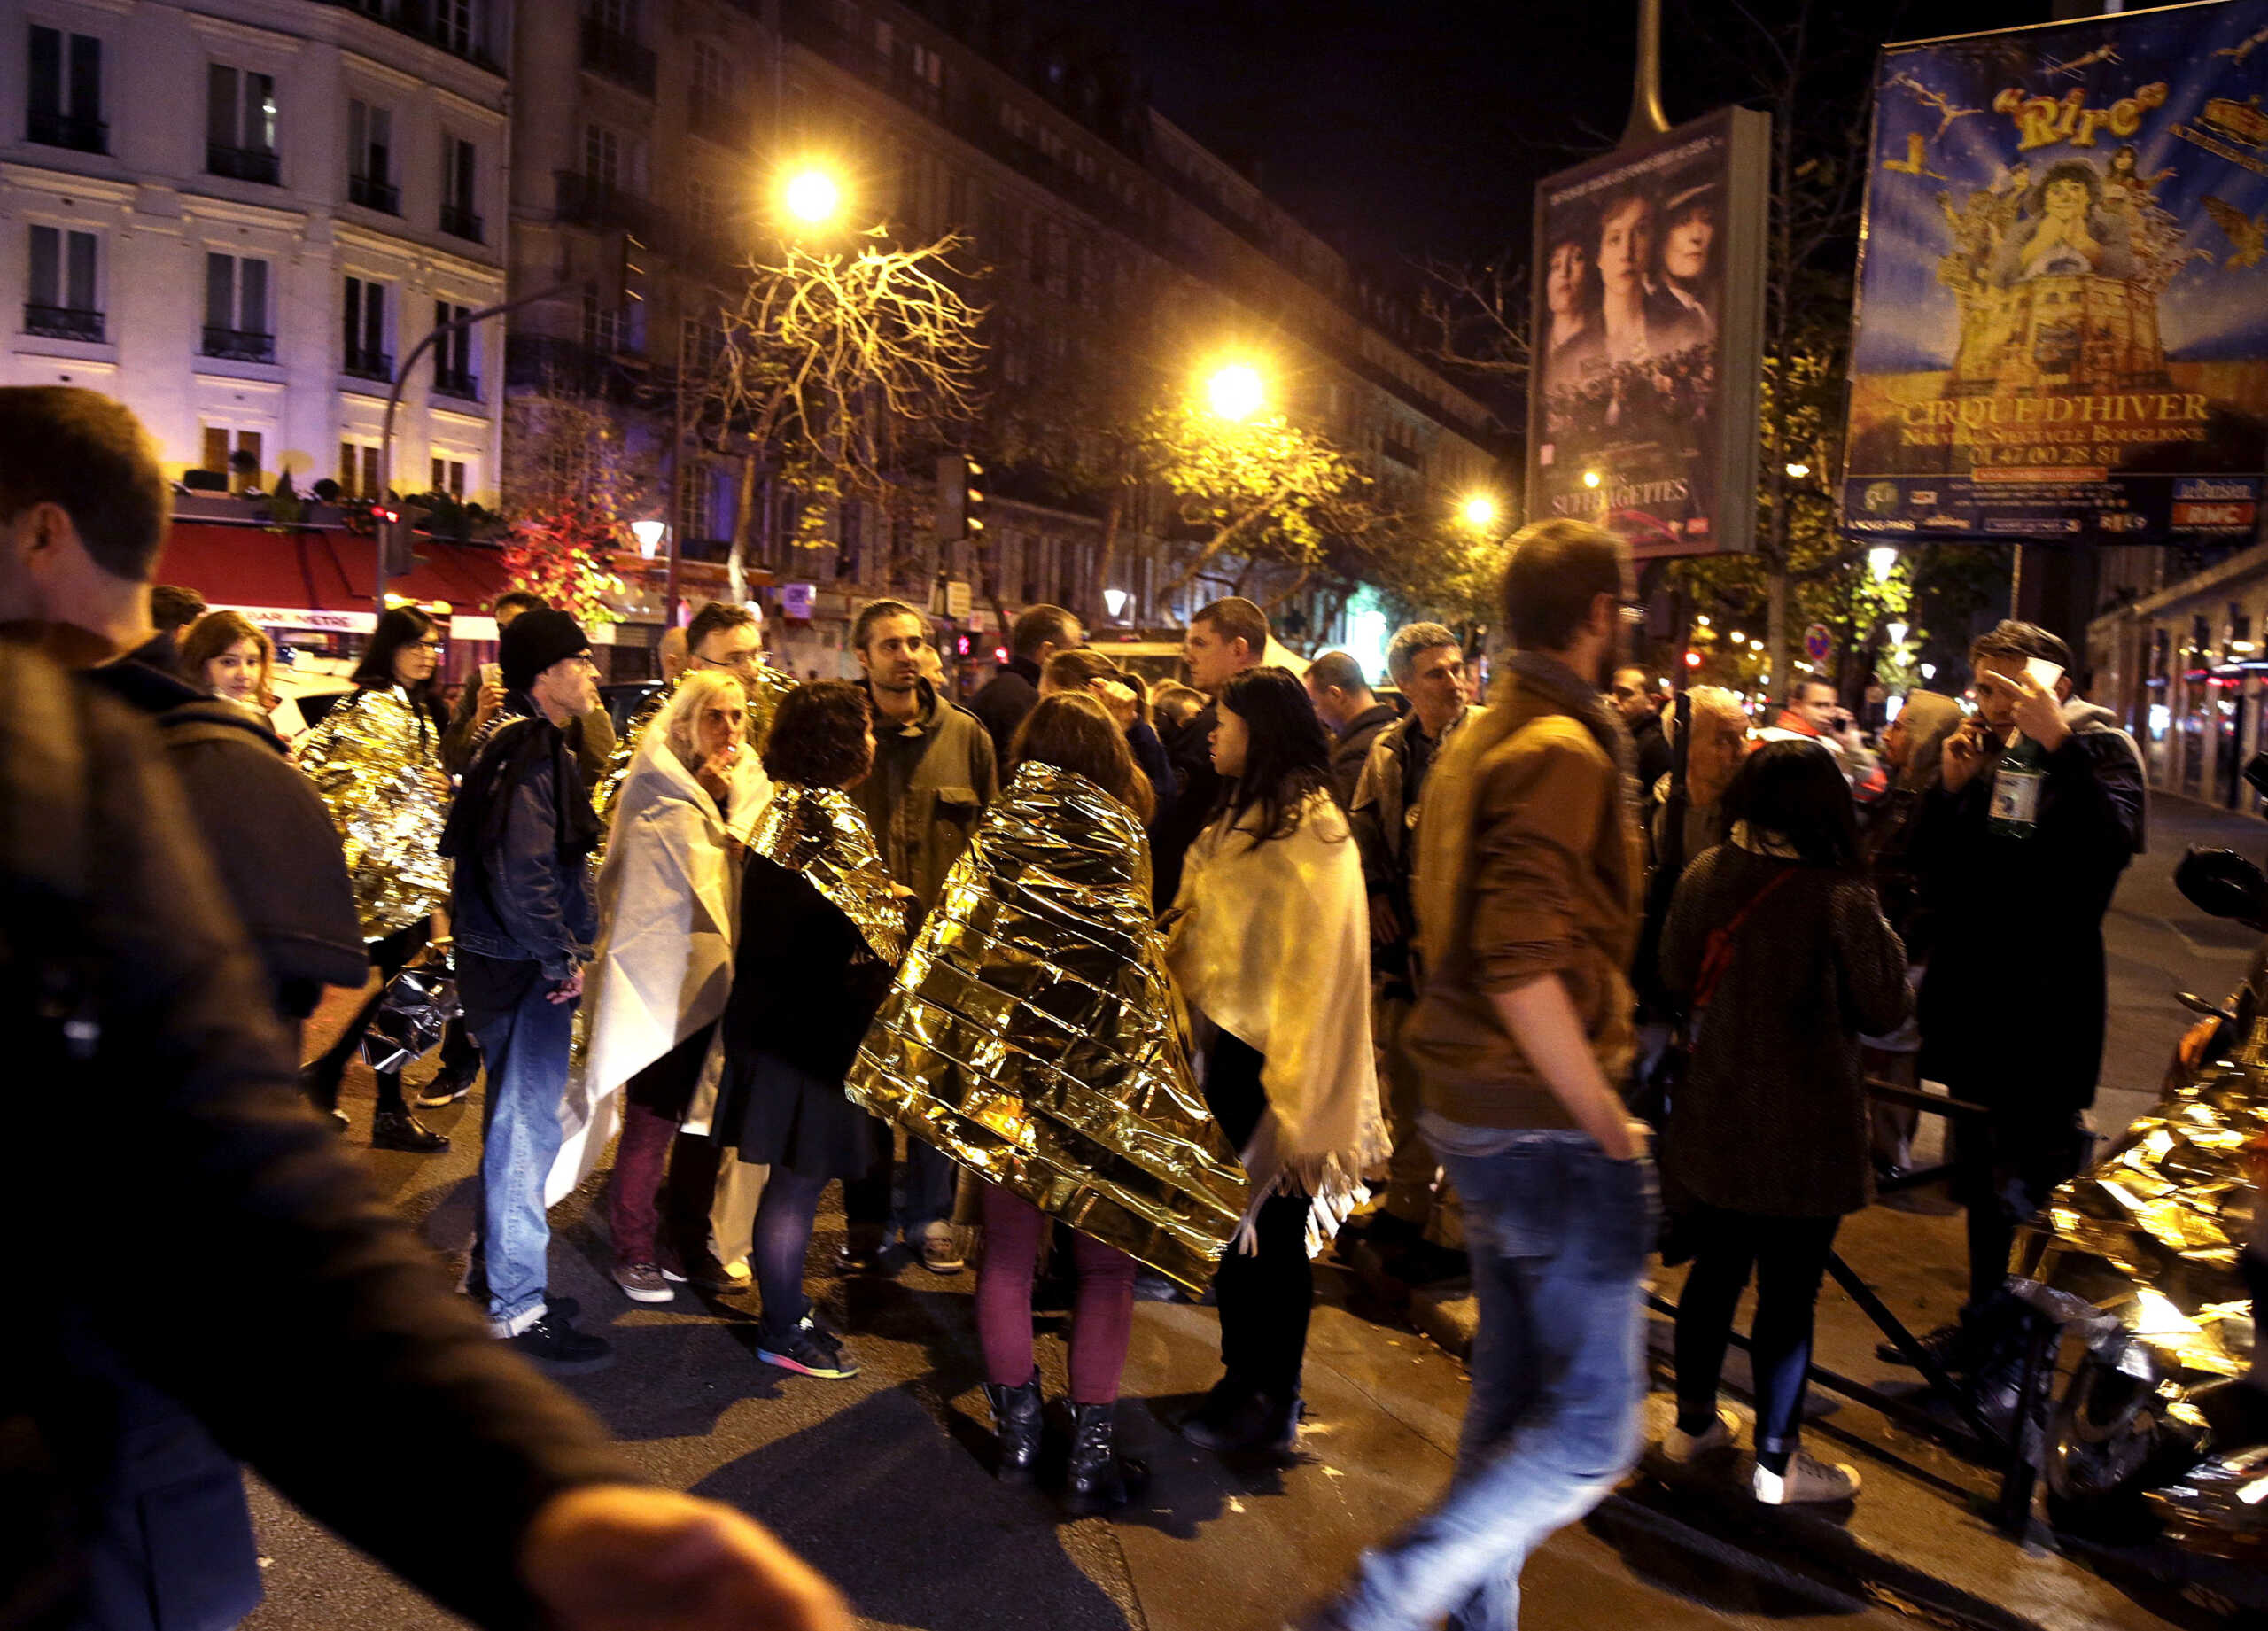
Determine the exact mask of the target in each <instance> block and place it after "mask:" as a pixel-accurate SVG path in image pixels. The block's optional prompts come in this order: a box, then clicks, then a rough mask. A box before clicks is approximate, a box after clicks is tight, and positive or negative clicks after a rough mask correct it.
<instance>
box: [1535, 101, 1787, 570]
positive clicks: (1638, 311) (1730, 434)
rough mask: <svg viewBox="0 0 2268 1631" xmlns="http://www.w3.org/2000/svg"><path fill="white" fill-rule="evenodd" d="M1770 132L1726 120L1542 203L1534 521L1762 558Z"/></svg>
mask: <svg viewBox="0 0 2268 1631" xmlns="http://www.w3.org/2000/svg"><path fill="white" fill-rule="evenodd" d="M1771 128H1772V120H1771V116H1770V115H1769V114H1766V113H1755V112H1752V111H1751V110H1749V109H1746V108H1726V109H1724V110H1722V111H1721V112H1719V113H1712V114H1710V115H1709V116H1708V117H1707V118H1705V119H1698V120H1694V121H1693V122H1692V123H1690V124H1687V125H1681V126H1679V127H1678V128H1676V129H1674V130H1672V131H1669V132H1668V133H1666V134H1665V135H1662V136H1651V137H1648V138H1646V139H1645V140H1643V141H1642V142H1638V143H1635V144H1625V145H1623V146H1622V147H1619V148H1618V149H1616V150H1615V151H1613V152H1612V153H1610V154H1608V155H1607V156H1606V157H1604V158H1603V159H1594V160H1592V161H1591V162H1590V163H1588V164H1585V165H1581V166H1579V167H1576V168H1574V169H1572V170H1565V171H1562V172H1561V173H1560V174H1558V175H1553V176H1550V177H1548V178H1547V179H1546V180H1544V181H1543V182H1542V183H1541V184H1540V185H1539V186H1538V187H1537V188H1536V195H1535V240H1534V241H1535V263H1534V291H1535V302H1534V326H1533V328H1532V329H1531V330H1530V332H1531V333H1533V334H1534V337H1535V345H1534V385H1533V388H1532V389H1531V390H1530V391H1529V392H1528V439H1527V445H1528V469H1527V492H1528V503H1527V515H1528V519H1529V520H1531V521H1542V520H1548V519H1550V518H1551V517H1554V516H1572V517H1574V518H1577V519H1580V520H1585V521H1596V522H1598V523H1600V524H1603V525H1604V526H1607V527H1609V528H1611V529H1612V530H1613V531H1614V532H1617V533H1619V534H1620V535H1621V536H1622V537H1623V538H1624V539H1626V540H1628V542H1629V544H1630V548H1631V553H1632V554H1633V555H1636V556H1638V557H1639V558H1640V559H1644V558H1647V557H1650V556H1657V555H1714V554H1720V553H1724V552H1728V551H1735V550H1742V549H1746V548H1748V547H1749V545H1750V542H1751V536H1752V534H1753V531H1754V525H1755V516H1756V452H1757V434H1756V393H1757V358H1758V354H1759V349H1758V348H1759V343H1760V336H1761V332H1762V329H1763V321H1764V304H1763V302H1764V272H1763V255H1764V229H1765V209H1766V194H1765V178H1766V177H1767V175H1768V174H1769V170H1770V151H1769V150H1770V141H1771Z"/></svg>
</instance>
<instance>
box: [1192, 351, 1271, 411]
mask: <svg viewBox="0 0 2268 1631" xmlns="http://www.w3.org/2000/svg"><path fill="white" fill-rule="evenodd" d="M1267 399H1268V388H1267V386H1266V384H1263V383H1262V380H1261V377H1260V370H1259V369H1256V368H1254V367H1253V366H1252V365H1251V364H1250V363H1247V362H1231V363H1230V364H1229V365H1228V366H1227V367H1225V368H1221V369H1215V370H1214V373H1213V377H1212V378H1210V379H1208V380H1207V381H1206V382H1205V400H1206V402H1207V404H1208V406H1209V407H1210V408H1212V410H1213V412H1214V413H1215V414H1216V415H1217V416H1219V417H1221V418H1223V419H1232V420H1245V419H1249V418H1251V417H1252V416H1254V414H1256V413H1258V412H1259V411H1260V408H1261V405H1262V403H1263V402H1265V401H1266V400H1267Z"/></svg>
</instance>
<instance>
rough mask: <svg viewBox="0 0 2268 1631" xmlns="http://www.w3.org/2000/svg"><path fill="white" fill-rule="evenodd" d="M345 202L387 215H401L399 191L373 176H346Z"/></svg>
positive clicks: (392, 185)
mask: <svg viewBox="0 0 2268 1631" xmlns="http://www.w3.org/2000/svg"><path fill="white" fill-rule="evenodd" d="M346 201H347V202H348V203H350V204H359V205H361V206H362V207H363V208H364V209H366V210H377V211H379V212H381V213H382V214H388V215H399V214H401V189H400V188H399V187H397V186H395V185H394V184H393V183H391V182H388V181H384V180H382V179H381V178H379V177H377V176H375V175H350V176H348V177H347V178H346Z"/></svg>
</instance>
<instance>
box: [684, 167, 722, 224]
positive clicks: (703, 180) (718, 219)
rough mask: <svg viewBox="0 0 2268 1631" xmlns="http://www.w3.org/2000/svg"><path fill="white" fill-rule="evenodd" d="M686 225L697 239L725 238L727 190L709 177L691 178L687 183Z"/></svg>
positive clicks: (698, 176)
mask: <svg viewBox="0 0 2268 1631" xmlns="http://www.w3.org/2000/svg"><path fill="white" fill-rule="evenodd" d="M685 224H686V225H687V227H689V228H691V229H692V230H693V233H694V236H695V237H704V238H721V237H724V236H725V190H724V189H723V188H721V187H719V186H718V185H717V183H715V182H713V181H711V180H710V179H709V178H708V177H707V176H704V175H695V176H690V177H688V178H687V181H686V183H685Z"/></svg>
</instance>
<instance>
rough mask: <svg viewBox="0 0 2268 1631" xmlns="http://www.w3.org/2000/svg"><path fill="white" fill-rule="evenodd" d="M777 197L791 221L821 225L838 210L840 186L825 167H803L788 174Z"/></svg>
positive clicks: (812, 225) (840, 195)
mask: <svg viewBox="0 0 2268 1631" xmlns="http://www.w3.org/2000/svg"><path fill="white" fill-rule="evenodd" d="M781 201H782V202H783V203H785V204H786V205H787V206H788V214H789V215H790V216H791V217H793V218H794V219H795V220H796V221H801V222H803V224H804V225H805V226H807V227H818V226H824V225H825V224H826V223H827V222H828V221H833V220H834V219H835V216H836V215H837V214H840V213H841V212H842V209H843V186H842V183H839V182H837V181H836V180H835V177H834V176H832V175H828V174H827V172H826V171H825V170H822V169H819V168H817V167H806V168H804V169H801V170H797V171H796V173H795V174H794V175H790V176H788V184H787V186H786V187H785V188H784V189H783V190H782V191H781Z"/></svg>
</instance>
